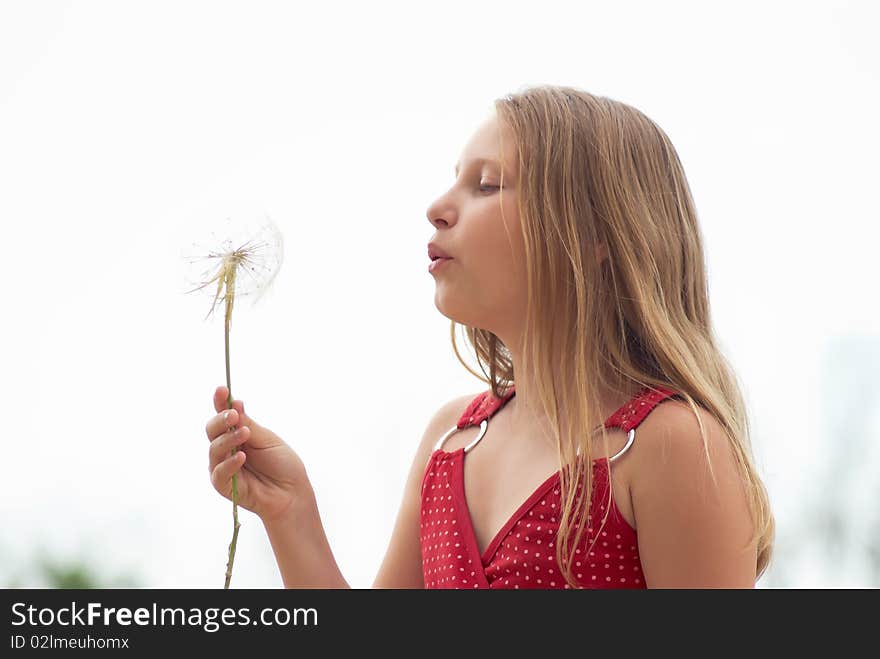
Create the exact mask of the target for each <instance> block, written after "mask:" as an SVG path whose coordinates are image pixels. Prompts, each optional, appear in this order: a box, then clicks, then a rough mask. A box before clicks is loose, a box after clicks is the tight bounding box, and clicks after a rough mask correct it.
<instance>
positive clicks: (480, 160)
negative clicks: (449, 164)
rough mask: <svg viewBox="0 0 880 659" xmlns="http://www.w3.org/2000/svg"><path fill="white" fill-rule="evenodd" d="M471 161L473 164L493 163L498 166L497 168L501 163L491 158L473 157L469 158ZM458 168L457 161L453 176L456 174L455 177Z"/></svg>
mask: <svg viewBox="0 0 880 659" xmlns="http://www.w3.org/2000/svg"><path fill="white" fill-rule="evenodd" d="M471 163H473V164H475V165H485V164H489V165H495V166H497V167H499V168H500V167H501V163H500V162H498V161H497V160H492V159H491V158H474V159H473V160H471ZM458 169H459V165H458V163H456V164H455V176H456V178H457V177H458Z"/></svg>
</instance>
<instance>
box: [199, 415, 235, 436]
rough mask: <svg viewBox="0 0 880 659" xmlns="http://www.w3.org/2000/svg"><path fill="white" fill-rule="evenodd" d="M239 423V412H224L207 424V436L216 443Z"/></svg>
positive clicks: (209, 420)
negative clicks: (218, 438)
mask: <svg viewBox="0 0 880 659" xmlns="http://www.w3.org/2000/svg"><path fill="white" fill-rule="evenodd" d="M238 421H239V413H238V411H237V410H235V409H232V410H224V411H223V412H221V413H220V414H217V415H215V416H212V417H211V418H210V419H208V423H206V424H205V434H206V435H207V436H208V439H210V440H211V441H214V439H216V438H217V437H219V436H220V435H222V434H223V433H224V432H226V431H227V430H229V429H230V428H233V427H235V426H236V424H237V423H238Z"/></svg>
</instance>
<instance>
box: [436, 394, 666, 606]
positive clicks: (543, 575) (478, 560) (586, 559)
mask: <svg viewBox="0 0 880 659" xmlns="http://www.w3.org/2000/svg"><path fill="white" fill-rule="evenodd" d="M514 393H515V391H514V390H513V389H511V390H510V391H508V393H507V394H506V395H505V396H503V397H502V398H500V399H499V398H495V397H494V396H493V395H492V393H491V391H488V392H484V393H482V394H480V395H479V396H477V397H476V398H475V399H474V400H473V401H472V402H471V404H470V405H469V406H468V408H467V409H466V410H465V412H464V413H463V414H462V416H461V418H460V419H459V422H458V427H459V428H465V427H468V426H470V425H479V424H480V422H482V420H483V419H488V418H489V417H491V416H492V415H493V414H494V413H495V412H497V411H498V409H500V408H501V407H502V406H503V405H504V404H505V403H506V402H507V401H508V400H510V398H512V397H513V395H514ZM671 395H674V392H672V391H669V390H660V391H656V390H648V389H646V390H643V391H642V392H640V394H639V395H637V396H636V397H635V398H634V399H633V400H632V401H630V402H629V403H627V404H626V405H624V406H623V407H622V408H621V409H620V410H618V411H617V412H615V413H614V414H613V415H612V416H611V417H609V419H608V420H607V421H606V426H607V427H621V428H624V429H625V430H629V429H631V428H635V427H636V426H638V424H639V423H641V421H642V420H643V419H644V418H645V417H646V416H647V414H648V413H649V412H650V410H651V409H653V408H654V407H655V406H656V405H657V404H658V403H659V402H660V401H662V400H663V399H665V398H667V397H669V396H671ZM464 458H465V452H464V448H463V447H462V448H459V449H457V450H455V451H452V452H446V451H443V450H442V449H437V450H435V451H434V453H433V454H432V455H431V458H430V460H429V461H428V465H427V467H426V468H425V474H424V478H423V480H422V489H421V515H420V522H419V527H420V528H419V531H420V541H421V550H422V572H423V577H424V583H425V587H426V588H435V589H436V588H468V589H474V588H510V589H520V588H533V589H534V588H544V589H567V588H571V586H570V585H569V584H567V583H566V581H565V579H564V578H563V576H562V574H561V571H560V568H559V564H558V562H557V560H556V540H557V538H556V534H557V532H558V530H559V526H560V524H559V514H560V511H561V510H562V503H561V492H560V480H559V477H560V472H556V473H555V474H553V475H551V476H550V477H549V478H548V479H547V480H545V481H544V483H542V484H541V485H539V486H538V488H537V489H536V490H535V491H534V492H533V493H532V494H531V495H530V496H529V497H528V499H526V501H524V502H523V503H522V505H521V506H520V507H519V508H518V509H517V511H516V512H515V513H514V514H513V516H512V517H511V518H510V519H509V520H508V522H507V523H506V524H505V525H504V527H503V528H501V529H500V530H499V532H498V533H497V535H496V536H495V538H493V539H492V541H491V542H490V544H489V546H488V547H487V548H486V550H485V551H484V552H483V554H482V555H481V554H480V551H479V548H478V546H477V541H476V535H475V533H474V531H473V526H472V524H471V519H470V513H469V511H468V509H467V503H466V499H465V496H464V470H463V465H464ZM592 467H593V472H592V473H593V479H594V482H595V490H594V496H593V500H592V501H591V504H590V511H589V513H588V518H587V523H586V526H585V528H584V532H583V535H582V537H581V541H580V542H579V544H578V545H577V547H575V548H574V554H575V556H574V562H573V563H572V569H573V572H574V576H575V579H576V587H577V588H593V589H597V588H599V589H602V588H604V589H607V588H645V584H644V577H643V576H642V565H641V561H640V559H639V554H638V541H637V536H636V531H635V529H633V528H632V527H631V526H630V525H629V524H628V523H627V522H626V520H625V519H624V518H623V516H622V515H621V514H620V511H619V510H618V509H617V506H616V505H615V503H614V500H613V498H612V499H611V500H610V510H609V511H608V517H607V519H606V521H605V523H604V526H603V525H602V519H603V518H604V517H605V512H606V511H605V508H606V506H608V505H609V503H608V502H609V498H608V488H609V478H608V473H609V472H608V459H607V458H604V457H603V458H599V459H597V460H594V461H593V465H592ZM581 485H582V481H580V480H579V481H578V484H577V491H578V494H579V493H580V491H581ZM582 514H583V513H578V515H576V516H575V520H574V521H575V523H576V524H577V523H578V522H579V521H580V517H582Z"/></svg>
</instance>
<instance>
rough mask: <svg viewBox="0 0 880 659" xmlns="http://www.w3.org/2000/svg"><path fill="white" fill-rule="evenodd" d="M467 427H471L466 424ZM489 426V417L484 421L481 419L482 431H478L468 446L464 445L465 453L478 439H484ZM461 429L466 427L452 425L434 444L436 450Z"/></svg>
mask: <svg viewBox="0 0 880 659" xmlns="http://www.w3.org/2000/svg"><path fill="white" fill-rule="evenodd" d="M466 427H469V426H466ZM488 428H489V420H488V419H483V420H482V421H480V432H479V433H477V436H476V438H474V440H473V441H472V442H471V443H470V444H468V445H467V446H465V447H464V452H465V453H467V452H468V451H470V450H471V449H472V448H473V447H474V444H476V443H477V442H478V441H480V440H481V439H483V435H485V434H486V430H487V429H488ZM459 430H464V428H459V427H458V426H452V428H450V429H449V430H448V431H447V432H446V434H445V435H443V437H441V438H440V439H439V440H438V442H437V443H436V444H435V445H434V450H435V451H437V450H438V449H440V447H441V446H443V444H444V443H445V442H446V440H447V439H449V438H450V437H452V435H454V434H455V433H457V432H458V431H459Z"/></svg>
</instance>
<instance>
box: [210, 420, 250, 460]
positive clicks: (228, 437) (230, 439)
mask: <svg viewBox="0 0 880 659" xmlns="http://www.w3.org/2000/svg"><path fill="white" fill-rule="evenodd" d="M240 430H241V432H238V431H232V432H225V433H223V434H222V435H220V436H219V437H218V438H217V439H215V440H214V441H213V442H211V446H210V448H209V449H208V467H209V471H213V470H214V467H216V466H217V465H218V464H219V463H221V462H223V460H225V459H226V458H228V457H229V453H230V451H232V449H233V448H235V447H236V446H241V445H242V444H244V443H245V442H246V441H247V440H248V437H250V429H249V428H246V427H245V428H240Z"/></svg>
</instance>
